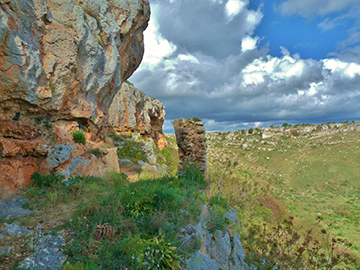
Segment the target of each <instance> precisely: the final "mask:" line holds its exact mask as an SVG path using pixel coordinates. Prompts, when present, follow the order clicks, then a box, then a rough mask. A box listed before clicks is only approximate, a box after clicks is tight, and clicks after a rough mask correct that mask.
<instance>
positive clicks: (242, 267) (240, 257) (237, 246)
mask: <svg viewBox="0 0 360 270" xmlns="http://www.w3.org/2000/svg"><path fill="white" fill-rule="evenodd" d="M245 257H246V254H245V251H244V249H243V246H242V244H241V241H240V236H239V234H237V233H234V238H233V249H232V253H231V258H230V264H229V265H230V270H248V269H250V267H249V266H248V265H247V263H246V261H245Z"/></svg>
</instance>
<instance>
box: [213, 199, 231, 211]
mask: <svg viewBox="0 0 360 270" xmlns="http://www.w3.org/2000/svg"><path fill="white" fill-rule="evenodd" d="M209 205H210V206H214V205H220V206H221V207H222V208H224V209H226V210H229V206H228V204H227V202H226V200H225V199H224V198H223V197H220V199H219V200H218V196H211V197H210V199H209Z"/></svg>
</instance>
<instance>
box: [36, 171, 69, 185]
mask: <svg viewBox="0 0 360 270" xmlns="http://www.w3.org/2000/svg"><path fill="white" fill-rule="evenodd" d="M64 179H65V176H63V175H61V174H56V175H52V174H49V175H41V174H40V173H39V172H35V173H34V174H33V175H32V176H31V182H30V186H32V187H38V188H45V187H54V186H56V185H62V184H63V182H62V181H63V180H64Z"/></svg>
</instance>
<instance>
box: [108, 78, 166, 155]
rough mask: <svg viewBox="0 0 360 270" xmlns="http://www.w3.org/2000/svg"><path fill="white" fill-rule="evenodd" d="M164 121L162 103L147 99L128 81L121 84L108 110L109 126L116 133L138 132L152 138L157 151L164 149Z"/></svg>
mask: <svg viewBox="0 0 360 270" xmlns="http://www.w3.org/2000/svg"><path fill="white" fill-rule="evenodd" d="M164 120H165V108H164V106H163V105H162V103H161V102H160V101H159V100H157V99H155V98H149V97H147V96H146V95H145V94H144V93H143V92H142V91H140V90H139V89H137V88H136V87H135V86H134V85H133V84H132V83H130V82H128V81H126V82H124V83H123V84H122V86H121V89H120V91H119V92H118V93H117V94H116V95H115V97H114V100H113V102H112V104H111V106H110V109H109V124H110V125H111V126H112V127H113V128H114V129H115V131H116V132H126V131H138V132H139V133H140V134H141V135H145V136H147V137H150V138H152V139H153V140H154V142H155V145H156V146H157V147H158V148H159V149H163V148H165V147H166V140H165V138H164V136H163V131H162V126H163V124H164Z"/></svg>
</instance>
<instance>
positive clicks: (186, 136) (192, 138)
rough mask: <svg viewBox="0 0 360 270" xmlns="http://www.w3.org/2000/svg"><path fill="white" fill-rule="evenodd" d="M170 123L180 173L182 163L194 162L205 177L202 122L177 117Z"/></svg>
mask: <svg viewBox="0 0 360 270" xmlns="http://www.w3.org/2000/svg"><path fill="white" fill-rule="evenodd" d="M172 124H173V126H174V129H175V136H176V142H177V145H178V151H179V168H178V171H179V172H180V173H181V171H182V167H183V165H189V164H195V165H196V166H197V167H198V168H199V169H200V170H201V171H203V172H204V173H205V176H206V178H207V156H206V144H205V126H204V123H203V122H202V121H194V120H192V119H177V120H175V121H173V122H172Z"/></svg>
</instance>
